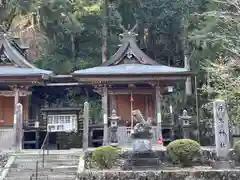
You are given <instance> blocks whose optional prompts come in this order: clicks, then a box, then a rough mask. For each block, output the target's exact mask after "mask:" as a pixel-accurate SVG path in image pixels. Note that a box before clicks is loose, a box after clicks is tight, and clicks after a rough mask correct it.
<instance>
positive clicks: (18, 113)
mask: <svg viewBox="0 0 240 180" xmlns="http://www.w3.org/2000/svg"><path fill="white" fill-rule="evenodd" d="M15 107H16V108H15V118H16V124H15V127H16V129H15V133H16V134H15V148H16V151H18V152H19V151H21V150H22V143H23V127H22V124H23V106H22V104H20V103H18V104H16V106H15Z"/></svg>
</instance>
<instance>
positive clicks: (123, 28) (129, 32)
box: [119, 23, 138, 37]
mask: <svg viewBox="0 0 240 180" xmlns="http://www.w3.org/2000/svg"><path fill="white" fill-rule="evenodd" d="M119 26H120V28H121V29H122V30H123V33H121V34H119V35H120V36H122V37H123V36H138V34H137V33H135V32H134V31H135V30H136V29H137V27H138V23H136V24H135V25H134V26H133V27H132V29H130V28H129V29H130V30H127V29H126V28H125V27H124V26H123V25H122V24H120V25H119Z"/></svg>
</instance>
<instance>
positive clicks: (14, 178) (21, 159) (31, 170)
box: [0, 149, 83, 180]
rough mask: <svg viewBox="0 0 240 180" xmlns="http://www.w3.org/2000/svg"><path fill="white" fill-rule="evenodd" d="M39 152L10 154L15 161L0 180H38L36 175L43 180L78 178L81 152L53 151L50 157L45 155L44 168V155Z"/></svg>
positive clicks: (30, 151)
mask: <svg viewBox="0 0 240 180" xmlns="http://www.w3.org/2000/svg"><path fill="white" fill-rule="evenodd" d="M39 152H40V151H39V150H23V151H22V152H19V153H9V154H11V157H12V159H14V160H12V162H10V163H9V164H7V165H8V166H5V169H4V171H2V177H0V180H3V179H4V180H26V179H31V177H32V179H36V175H37V178H38V179H41V180H45V179H46V180H47V179H48V180H68V179H69V180H73V179H75V178H76V174H77V171H78V169H79V159H80V157H82V155H83V152H82V151H81V150H79V149H78V150H63V151H62V150H55V151H54V150H51V151H49V155H47V154H45V163H44V167H43V166H42V164H43V163H42V154H40V153H39ZM45 152H46V151H45ZM10 159H11V158H10ZM81 159H83V158H81ZM37 163H38V166H37ZM36 171H37V173H36Z"/></svg>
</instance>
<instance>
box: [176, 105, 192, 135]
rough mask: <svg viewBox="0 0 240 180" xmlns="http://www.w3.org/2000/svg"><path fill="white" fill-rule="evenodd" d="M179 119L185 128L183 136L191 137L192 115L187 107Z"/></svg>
mask: <svg viewBox="0 0 240 180" xmlns="http://www.w3.org/2000/svg"><path fill="white" fill-rule="evenodd" d="M179 120H180V121H181V124H182V128H183V138H185V139H189V138H190V133H191V131H192V124H191V120H192V116H189V115H188V112H187V110H186V109H184V110H183V114H182V116H180V117H179Z"/></svg>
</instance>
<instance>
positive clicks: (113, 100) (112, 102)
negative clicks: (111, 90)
mask: <svg viewBox="0 0 240 180" xmlns="http://www.w3.org/2000/svg"><path fill="white" fill-rule="evenodd" d="M109 100H110V112H112V111H113V110H115V111H116V109H117V104H116V96H115V94H111V95H109Z"/></svg>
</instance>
